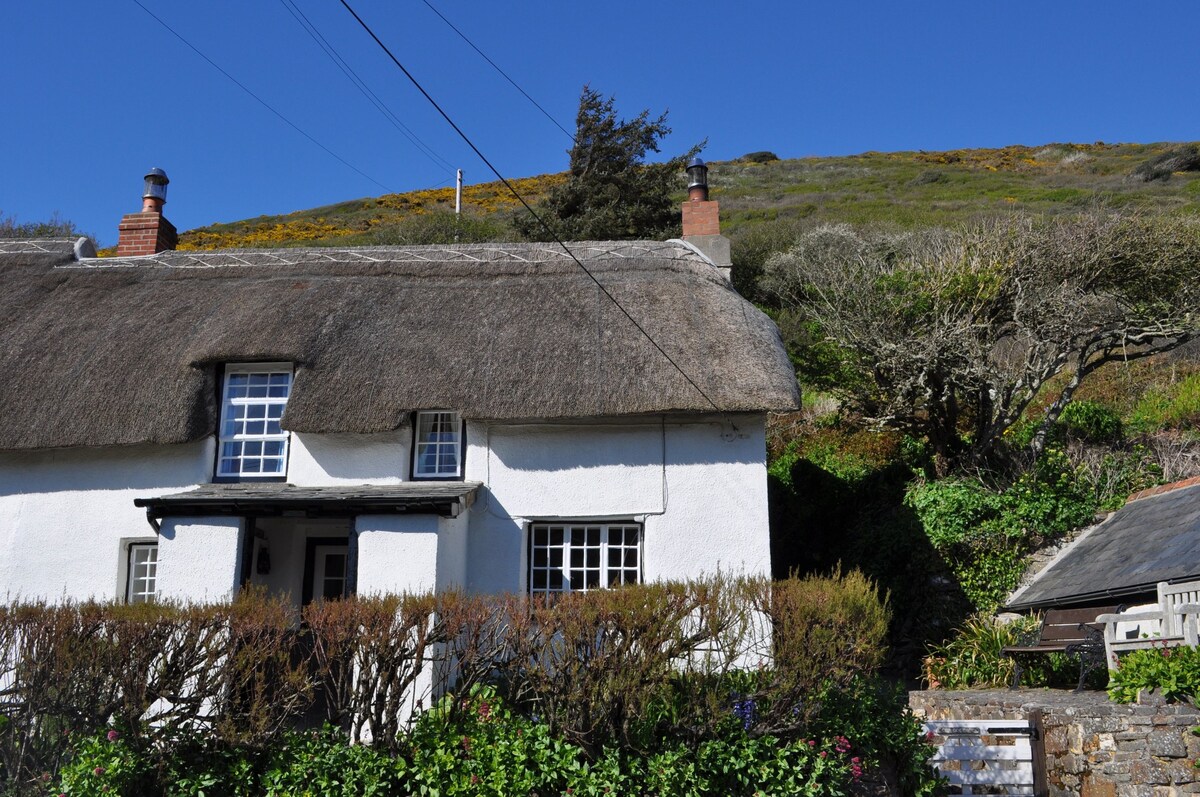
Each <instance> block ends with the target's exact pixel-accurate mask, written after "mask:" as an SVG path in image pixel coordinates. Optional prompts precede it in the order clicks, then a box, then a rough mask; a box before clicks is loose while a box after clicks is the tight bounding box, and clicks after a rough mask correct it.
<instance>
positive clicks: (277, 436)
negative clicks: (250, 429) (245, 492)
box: [214, 362, 295, 481]
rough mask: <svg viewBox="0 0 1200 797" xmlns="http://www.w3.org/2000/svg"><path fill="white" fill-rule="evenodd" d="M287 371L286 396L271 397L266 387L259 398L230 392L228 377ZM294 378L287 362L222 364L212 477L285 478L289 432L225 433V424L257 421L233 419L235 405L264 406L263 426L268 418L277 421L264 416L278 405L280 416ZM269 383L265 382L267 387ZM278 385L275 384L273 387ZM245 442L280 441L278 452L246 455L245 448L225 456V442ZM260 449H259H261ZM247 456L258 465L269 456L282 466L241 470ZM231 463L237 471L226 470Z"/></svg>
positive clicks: (289, 441)
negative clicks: (271, 468) (264, 393)
mask: <svg viewBox="0 0 1200 797" xmlns="http://www.w3.org/2000/svg"><path fill="white" fill-rule="evenodd" d="M284 373H286V374H287V391H286V393H287V395H284V396H282V397H280V396H271V395H269V394H270V392H271V391H270V389H268V391H267V392H268V395H267V396H260V397H249V396H245V397H235V396H232V395H231V387H232V383H231V381H230V377H231V376H235V375H245V376H247V377H250V376H254V375H263V374H266V375H268V377H269V376H272V375H278V374H284ZM294 381H295V368H294V366H293V364H292V363H288V362H272V363H228V364H226V366H225V373H224V375H223V376H222V379H221V418H220V425H219V426H218V427H217V462H216V466H215V470H214V474H215V477H216V479H217V480H218V481H252V480H253V481H261V480H275V481H283V480H286V479H287V469H288V454H289V450H290V448H291V445H290V443H291V433H290V432H287V431H285V430H282V429H281V430H280V431H279V432H278V433H267V432H266V430H265V429H264V431H263V433H261V434H257V433H255V434H249V433H245V432H234V433H232V434H230V433H228V432H227V430H226V427H227V424H228V423H230V422H233V423H238V422H241V423H242V424H243V427H244V425H245V424H246V422H248V421H256V420H258V419H236V418H233V417H232V415H233V414H234V413H235V412H236V411H237V409H238V408H241V407H246V408H251V407H259V406H261V407H264V417H263V418H262V419H261V420H262V421H263V424H264V427H265V426H269V425H270V421H272V420H277V419H272V418H269V417H267V416H268V415H270V414H271V411H272V409H271V408H275V407H278V408H279V409H278V414H279V415H281V416H282V414H283V409H284V408H285V407H286V406H287V402H288V399H289V398H290V397H291V394H292V385H293V383H294ZM270 387H271V386H269V385H268V388H270ZM276 387H277V386H276ZM245 443H251V444H253V443H261V444H262V445H263V446H264V447H265V446H266V445H267V444H268V443H280V444H282V445H281V448H280V453H279V454H278V455H274V454H273V455H271V456H269V457H268V456H265V455H263V454H257V455H250V456H249V457H247V456H246V454H245V453H244V447H243V451H242V453H240V454H239V455H238V456H236V457H226V456H224V454H225V446H226V444H245ZM261 450H262V449H260V451H261ZM247 459H257V460H258V462H259V464H260V465H261V464H263V463H264V462H266V461H267V460H268V459H270V460H276V459H278V460H280V462H281V463H282V469H281V470H279V471H271V472H262V471H247V470H243V466H244V465H245V464H246V462H247ZM230 462H233V463H235V464H236V465H237V470H232V469H227V463H230Z"/></svg>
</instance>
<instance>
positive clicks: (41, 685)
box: [0, 591, 311, 779]
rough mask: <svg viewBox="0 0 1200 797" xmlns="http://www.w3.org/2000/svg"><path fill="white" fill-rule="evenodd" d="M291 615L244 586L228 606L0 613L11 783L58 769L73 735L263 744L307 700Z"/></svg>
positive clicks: (0, 692)
mask: <svg viewBox="0 0 1200 797" xmlns="http://www.w3.org/2000/svg"><path fill="white" fill-rule="evenodd" d="M294 641H295V632H294V630H293V617H292V613H291V610H290V608H289V607H288V606H286V605H284V604H283V602H282V601H280V600H275V599H269V598H266V597H265V596H264V595H263V594H262V593H260V592H255V591H246V592H245V593H243V595H242V596H241V597H239V599H238V600H237V601H235V602H234V603H232V604H223V605H216V606H178V605H172V604H165V603H164V604H138V605H131V606H125V605H106V604H99V603H91V602H89V603H78V604H76V603H67V604H56V605H51V604H46V603H30V604H23V605H15V606H9V607H0V651H4V652H6V653H7V655H0V702H2V703H4V704H5V705H6V709H5V712H6V722H5V723H4V724H3V725H0V761H3V766H4V769H5V770H6V771H7V773H8V775H9V777H10V778H18V779H23V778H29V777H37V776H38V775H39V774H40V773H41V772H43V771H53V770H55V769H57V767H58V765H59V763H60V762H61V760H62V756H63V755H64V754H65V752H66V742H67V736H66V733H65V732H66V731H68V730H77V729H80V728H87V729H94V728H107V727H110V726H112V727H117V728H122V729H129V728H136V727H139V724H140V723H142V722H143V721H147V722H149V723H150V724H149V725H147V726H146V727H147V728H148V730H147V733H148V734H149V735H150V737H151V739H166V738H172V737H173V736H174V735H175V734H177V733H178V732H179V731H180V730H181V729H194V728H203V729H206V730H208V731H209V732H211V733H212V734H213V735H214V736H215V738H218V739H222V740H227V741H234V742H236V741H240V740H247V739H254V740H256V741H266V740H269V739H271V738H272V737H274V736H275V735H277V734H279V733H281V732H282V731H283V730H284V728H285V726H286V723H287V722H288V721H289V720H290V719H291V718H292V717H294V716H296V714H297V713H298V712H299V711H300V710H302V709H303V707H304V706H306V705H307V704H308V701H309V700H310V698H311V688H310V686H311V684H310V682H309V679H308V675H307V672H306V669H305V666H304V664H303V662H298V661H295V660H293V658H292V653H291V649H292V645H293V643H294Z"/></svg>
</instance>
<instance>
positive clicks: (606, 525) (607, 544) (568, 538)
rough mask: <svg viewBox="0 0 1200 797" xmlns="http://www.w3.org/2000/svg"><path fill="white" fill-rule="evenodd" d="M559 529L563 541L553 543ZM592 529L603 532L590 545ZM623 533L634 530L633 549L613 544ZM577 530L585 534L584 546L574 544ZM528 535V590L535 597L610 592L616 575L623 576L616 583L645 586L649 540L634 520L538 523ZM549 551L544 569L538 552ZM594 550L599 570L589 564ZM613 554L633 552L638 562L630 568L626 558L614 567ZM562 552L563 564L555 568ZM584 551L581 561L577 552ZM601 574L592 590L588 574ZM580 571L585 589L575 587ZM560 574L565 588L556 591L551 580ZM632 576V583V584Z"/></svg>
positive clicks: (535, 522)
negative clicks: (615, 534) (542, 580)
mask: <svg viewBox="0 0 1200 797" xmlns="http://www.w3.org/2000/svg"><path fill="white" fill-rule="evenodd" d="M555 529H562V539H561V541H560V542H559V543H554V542H552V538H553V532H554V530H555ZM588 529H599V534H598V540H597V542H596V543H595V544H594V545H593V544H589V543H588V541H587V539H586V537H587V530H588ZM614 529H620V530H622V532H626V531H629V530H632V531H633V533H634V534H635V535H636V537H637V540H636V542H635V543H634V544H633V545H629V544H628V543H627V542H624V541H623V542H622V543H620V544H617V543H614V541H613V530H614ZM576 530H581V531H582V532H583V536H584V541H583V544H582V545H577V544H576V543H575V542H574V537H575V534H574V532H575V531H576ZM542 532H545V537H544V539H545V543H542V542H541V540H542V539H543V538H542V536H541V535H542ZM526 533H527V535H528V548H527V552H528V556H529V560H528V568H527V571H526V588H527V590H528V591H529V594H531V595H552V594H558V593H560V592H589V591H591V590H595V589H608V588H609V587H611V586H614V584H613V583H612V577H613V575H614V571H615V572H616V573H619V574H620V579H619V580H618V581H617V582H616V584H617V585H621V584H641V583H644V580H645V579H644V576H643V563H644V558H643V541H644V540H645V536H646V527H645V524H643V523H638V522H637V521H634V520H630V519H629V518H620V519H615V520H614V519H609V520H537V521H532V522H530V523H529V527H528V529H527V531H526ZM539 549H545V551H546V562H545V564H544V565H541V564H539V561H538V559H539V557H538V555H537V554H538V550H539ZM590 550H598V551H599V554H598V562H599V564H598V565H596V566H589V565H588V563H587V552H588V551H590ZM613 550H621V551H625V552H629V551H633V552H634V553H635V555H636V561H635V562H634V563H633V564H632V565H630V564H628V561H627V559H626V557H625V556H622V557H621V562H620V563H619V564H616V565H614V564H612V563H611V562H610V561H609V554H610V553H611V552H612V551H613ZM555 551H558V552H559V553H560V556H561V559H560V564H558V565H555V564H554V561H555V558H556V557H555V554H554V552H555ZM577 551H582V553H581V555H580V556H579V557H576V556H575V552H577ZM579 559H582V561H583V564H582V565H577V564H576V562H577V561H578V560H579ZM589 570H590V571H593V572H598V577H597V582H598V583H597V584H596V585H595V586H588V583H587V573H588V571H589ZM576 571H578V572H579V573H580V575H581V579H580V580H581V581H582V586H579V587H573V586H572V575H573V574H574V573H575V572H576ZM539 572H542V573H545V574H546V578H545V585H544V586H543V585H542V584H540V583H539V582H540V579H539V578H538V577H537V574H538V573H539ZM552 574H557V575H558V577H559V579H560V580H561V586H560V587H559V588H555V587H553V586H552V580H551V576H552ZM630 575H632V580H629V577H630Z"/></svg>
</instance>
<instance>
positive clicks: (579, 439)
mask: <svg viewBox="0 0 1200 797" xmlns="http://www.w3.org/2000/svg"><path fill="white" fill-rule="evenodd" d="M735 422H736V423H737V425H738V427H739V431H738V432H737V433H732V431H731V430H730V428H729V427H728V425H727V424H722V422H721V420H720V419H719V418H713V419H711V421H705V422H699V421H696V422H680V421H672V420H667V421H666V422H665V423H663V422H661V421H658V420H655V419H648V420H644V421H631V422H627V423H615V424H614V423H604V422H595V423H574V424H512V423H491V424H489V423H482V422H470V423H468V425H467V443H468V450H467V452H466V457H465V461H466V478H467V479H468V480H477V481H481V482H483V483H484V487H483V488H482V489H481V491H480V494H479V496H478V497H477V499H476V502H475V505H474V506H473V507H472V508H471V509H470V510H469V512H468V514H467V515H466V516H464V517H463V518H458V519H445V518H437V517H432V516H425V517H420V516H397V517H360V518H358V528H359V529H360V531H363V532H365V534H363V535H360V538H359V578H358V588H359V591H360V592H361V593H363V594H366V593H368V592H372V591H375V592H379V591H389V590H401V591H402V590H405V589H407V590H424V589H434V588H438V589H446V588H449V587H452V586H459V585H465V586H467V587H468V588H469V589H471V590H472V591H476V592H501V591H508V590H521V589H523V588H524V586H525V584H524V578H525V524H526V523H527V522H528V521H530V520H538V519H554V518H562V519H632V520H635V521H637V522H641V523H644V524H645V534H644V541H643V571H644V574H645V576H646V578H647V579H652V580H658V579H672V578H687V577H689V576H694V575H698V574H700V573H703V572H713V571H715V570H716V569H717V568H720V569H721V570H722V571H725V572H747V573H761V574H767V573H769V572H770V565H769V562H770V556H769V533H768V523H767V496H766V461H765V460H766V452H765V442H764V419H763V418H762V416H738V417H737V418H736V419H735ZM410 445H411V436H410V432H409V431H407V430H400V431H397V432H393V433H389V434H378V435H300V434H294V435H293V436H292V442H291V456H290V459H289V471H288V480H289V481H290V482H292V483H294V484H303V485H307V486H321V485H345V484H381V483H395V482H399V481H402V480H405V479H407V477H408V471H409V448H410ZM214 455H215V443H214V442H213V441H212V439H209V440H207V441H204V442H201V443H195V444H186V445H173V446H130V447H121V448H107V449H63V450H55V451H43V452H28V453H15V454H14V453H0V597H5V596H7V597H8V598H10V599H11V598H15V597H23V598H39V597H42V598H49V599H57V598H64V597H66V598H76V599H84V598H100V599H109V598H115V597H121V596H123V595H124V580H123V575H124V567H123V563H124V561H125V547H124V546H125V545H127V544H128V542H129V541H131V540H148V541H154V539H155V535H154V532H153V530H152V529H151V528H150V526H149V524H148V523H147V522H146V516H145V512H144V511H143V510H141V509H138V508H137V507H135V506H134V505H133V499H134V498H135V497H152V496H161V495H167V494H170V493H175V492H181V491H183V490H187V489H190V488H192V487H195V486H198V485H200V484H205V483H208V482H210V480H211V478H212V468H213V459H214ZM396 532H400V533H399V534H397V533H396ZM280 533H283V532H280ZM272 536H275V535H274V534H273V535H272ZM302 536H307V532H305V533H304V535H302ZM276 539H278V538H276ZM279 541H280V543H281V544H280V546H279V548H278V554H277V553H276V547H275V545H274V544H272V551H271V554H272V574H271V579H272V580H276V579H285V578H287V579H290V578H291V576H290V575H285V573H284V572H283V567H284V560H285V559H287V560H288V561H292V560H296V559H297V558H298V557H299V558H302V551H301V552H300V554H297V555H293V554H296V551H295V550H293V548H294V546H293V545H291V544H289V543H285V542H283V541H282V540H279ZM297 544H298V543H297ZM220 547H221V548H222V550H224V551H225V552H224V553H223V554H221V556H222V557H228V558H227V559H222V561H221V562H220V563H218V562H216V559H215V555H210V553H209V552H208V551H207V549H206V547H205V546H203V545H197V546H195V547H190V546H184V547H176V548H172V547H171V546H170V544H169V543H164V547H163V548H162V550H160V559H163V564H162V565H160V572H159V584H160V588H162V589H163V590H164V594H166V592H168V591H170V590H172V589H173V587H172V586H171V585H170V584H168V577H170V578H171V579H173V578H175V576H173V575H172V573H178V574H180V575H179V577H180V578H183V577H184V575H186V570H179V569H178V568H179V567H180V566H181V565H183V564H184V563H185V562H186V563H187V566H188V567H192V568H195V567H205V568H208V567H211V568H213V573H214V574H219V576H220V579H224V578H225V574H232V577H234V578H236V577H237V576H238V575H240V569H239V567H238V566H237V565H236V562H237V561H238V557H239V556H240V555H241V549H240V548H237V549H236V550H234V549H230V548H228V546H225V545H224V543H222V545H221V546H220ZM185 552H187V553H186V556H185ZM168 556H170V558H171V559H173V560H174V562H173V563H171V562H167V561H166V557H168ZM200 557H203V561H201V559H200ZM292 563H293V564H295V568H294V570H295V573H296V574H297V577H299V574H300V573H301V572H302V569H303V562H302V561H292ZM277 569H278V570H277ZM289 570H292V568H291V567H289ZM204 578H206V579H207V578H209V576H205V577H204ZM213 578H216V576H215V575H214V576H213ZM201 581H203V583H204V584H205V585H206V586H205V587H204V589H205V590H208V591H210V592H211V591H212V590H218V591H220V590H219V589H218V587H217V586H213V585H214V584H216V581H213V582H211V583H210V582H209V581H204V580H203V579H201ZM189 583H190V582H189ZM198 583H200V582H197V584H198ZM220 583H221V584H224V581H220ZM281 586H282V585H281ZM196 589H197V585H196V584H191V585H190V586H188V587H187V588H186V589H185V590H184V591H185V592H187V593H188V595H189V596H190V597H198V596H197V595H196V594H195V591H196ZM220 589H224V587H220ZM291 589H294V585H291V583H290V581H289V585H288V590H289V591H290V590H291Z"/></svg>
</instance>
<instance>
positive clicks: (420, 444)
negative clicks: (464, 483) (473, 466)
mask: <svg viewBox="0 0 1200 797" xmlns="http://www.w3.org/2000/svg"><path fill="white" fill-rule="evenodd" d="M412 475H413V478H414V479H457V478H460V477H461V476H462V418H461V417H459V414H458V413H457V412H418V413H417V433H416V439H415V440H414V441H413V468H412Z"/></svg>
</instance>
